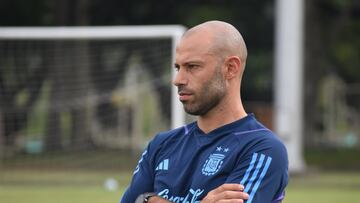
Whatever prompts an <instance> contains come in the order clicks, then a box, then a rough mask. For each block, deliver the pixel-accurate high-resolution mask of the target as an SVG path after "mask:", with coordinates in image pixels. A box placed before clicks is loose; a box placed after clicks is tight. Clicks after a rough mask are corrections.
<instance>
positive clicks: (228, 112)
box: [198, 101, 247, 134]
mask: <svg viewBox="0 0 360 203" xmlns="http://www.w3.org/2000/svg"><path fill="white" fill-rule="evenodd" d="M245 116H247V114H246V112H245V110H244V108H243V105H242V103H241V101H240V102H239V103H237V104H235V105H231V104H226V103H225V104H223V105H221V106H218V107H216V108H214V109H212V110H210V111H209V112H207V113H206V114H205V115H201V116H199V117H198V126H199V128H200V129H201V130H202V131H203V132H204V133H206V134H207V133H209V132H211V131H213V130H215V129H217V128H219V127H221V126H224V125H226V124H229V123H232V122H234V121H237V120H239V119H241V118H244V117H245Z"/></svg>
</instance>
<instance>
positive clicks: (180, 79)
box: [173, 68, 187, 86]
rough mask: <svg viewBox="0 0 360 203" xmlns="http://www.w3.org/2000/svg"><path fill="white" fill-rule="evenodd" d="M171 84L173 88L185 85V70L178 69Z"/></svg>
mask: <svg viewBox="0 0 360 203" xmlns="http://www.w3.org/2000/svg"><path fill="white" fill-rule="evenodd" d="M173 84H174V85H175V86H180V85H186V84H187V77H186V71H185V70H183V69H182V68H180V69H179V70H178V71H177V72H176V74H175V77H174V79H173Z"/></svg>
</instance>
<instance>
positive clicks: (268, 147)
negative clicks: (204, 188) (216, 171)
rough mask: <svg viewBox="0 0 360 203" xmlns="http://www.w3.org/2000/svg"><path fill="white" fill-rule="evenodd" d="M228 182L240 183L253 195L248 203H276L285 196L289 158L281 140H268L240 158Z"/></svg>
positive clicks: (259, 143)
mask: <svg viewBox="0 0 360 203" xmlns="http://www.w3.org/2000/svg"><path fill="white" fill-rule="evenodd" d="M226 182H227V183H240V184H242V185H244V187H245V189H244V191H245V192H246V193H248V194H249V199H248V200H247V201H246V203H271V202H273V203H275V202H280V201H281V200H282V199H283V197H284V190H285V187H286V185H287V182H288V157H287V152H286V149H285V147H284V145H283V144H282V143H281V142H280V141H279V140H277V139H265V140H261V141H260V142H258V143H256V145H254V146H252V147H251V149H249V150H248V151H247V152H246V153H244V155H243V156H241V157H239V159H238V161H237V163H236V165H235V167H234V169H233V171H232V172H231V174H230V175H229V176H228V178H227V181H226Z"/></svg>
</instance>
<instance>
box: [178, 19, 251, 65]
mask: <svg viewBox="0 0 360 203" xmlns="http://www.w3.org/2000/svg"><path fill="white" fill-rule="evenodd" d="M203 32H208V33H209V34H211V36H212V39H213V40H212V42H213V44H212V51H213V52H215V54H218V55H219V56H222V57H223V58H225V57H227V56H234V55H235V56H238V57H239V58H240V60H241V63H242V64H243V66H245V63H246V58H247V48H246V44H245V42H244V39H243V37H242V36H241V34H240V32H239V31H238V30H237V29H236V28H235V27H234V26H233V25H231V24H229V23H226V22H223V21H207V22H204V23H202V24H200V25H197V26H195V27H193V28H191V29H189V30H188V31H186V32H185V33H184V35H183V38H187V37H189V36H191V35H193V34H201V33H203Z"/></svg>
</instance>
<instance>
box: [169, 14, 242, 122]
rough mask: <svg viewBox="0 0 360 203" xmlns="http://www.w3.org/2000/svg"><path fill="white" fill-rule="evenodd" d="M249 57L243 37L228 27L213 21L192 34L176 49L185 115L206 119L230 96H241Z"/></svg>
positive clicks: (193, 29)
mask: <svg viewBox="0 0 360 203" xmlns="http://www.w3.org/2000/svg"><path fill="white" fill-rule="evenodd" d="M246 57H247V50H246V45H245V43H244V40H243V38H242V36H241V34H240V33H239V32H238V31H237V30H236V28H234V27H233V26H232V25H230V24H228V23H225V22H221V21H209V22H205V23H203V24H200V25H198V26H195V27H193V28H191V29H190V30H188V31H187V32H186V33H185V34H184V35H183V37H182V39H181V40H180V43H179V44H178V46H177V48H176V63H175V67H176V69H177V70H178V73H177V75H176V78H175V79H174V81H173V82H174V84H175V85H176V86H177V87H178V92H179V95H180V101H181V102H182V103H183V104H184V109H185V111H186V112H187V113H189V114H193V115H205V114H206V113H207V112H208V111H210V110H211V109H213V108H215V107H217V106H218V105H219V104H220V103H221V102H222V101H223V100H224V98H226V97H229V94H231V95H232V96H234V93H235V94H239V92H240V83H241V77H242V74H243V70H244V68H245V63H246ZM231 95H230V96H231ZM235 96H236V95H235Z"/></svg>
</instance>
